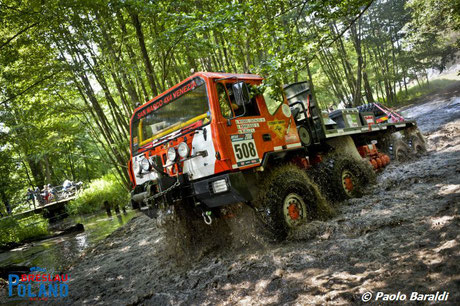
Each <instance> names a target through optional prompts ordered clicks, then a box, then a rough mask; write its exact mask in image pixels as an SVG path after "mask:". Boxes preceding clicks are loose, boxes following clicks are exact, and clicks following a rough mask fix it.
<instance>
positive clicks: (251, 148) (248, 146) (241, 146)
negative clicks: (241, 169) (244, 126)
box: [233, 142, 257, 160]
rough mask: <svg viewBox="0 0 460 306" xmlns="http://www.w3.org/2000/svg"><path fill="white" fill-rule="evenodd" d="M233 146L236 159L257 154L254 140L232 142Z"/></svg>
mask: <svg viewBox="0 0 460 306" xmlns="http://www.w3.org/2000/svg"><path fill="white" fill-rule="evenodd" d="M233 148H234V149H235V156H236V159H237V160H244V159H248V158H252V157H256V156H257V152H256V146H255V144H254V142H248V143H246V142H243V143H238V144H233Z"/></svg>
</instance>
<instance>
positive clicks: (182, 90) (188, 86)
mask: <svg viewBox="0 0 460 306" xmlns="http://www.w3.org/2000/svg"><path fill="white" fill-rule="evenodd" d="M196 87H197V83H196V81H195V80H191V81H189V82H187V83H185V84H184V85H182V86H181V87H179V88H178V89H176V90H174V91H173V92H169V93H167V94H166V95H164V96H162V97H160V98H159V99H157V100H156V101H154V102H153V103H150V104H148V105H147V107H145V108H143V109H142V110H140V111H139V112H138V113H137V114H136V118H137V119H138V120H139V119H141V118H143V117H145V116H147V115H148V114H150V113H151V112H153V111H156V110H157V109H159V108H160V107H162V106H164V105H166V104H169V103H171V102H172V101H174V100H175V99H177V98H179V97H180V96H183V95H184V94H186V93H187V92H189V91H191V90H193V89H195V88H196Z"/></svg>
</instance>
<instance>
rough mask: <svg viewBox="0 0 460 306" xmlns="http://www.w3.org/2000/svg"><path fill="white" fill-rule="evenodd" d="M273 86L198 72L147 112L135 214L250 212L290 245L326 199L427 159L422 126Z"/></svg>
mask: <svg viewBox="0 0 460 306" xmlns="http://www.w3.org/2000/svg"><path fill="white" fill-rule="evenodd" d="M263 81H264V80H263V78H262V77H260V76H258V75H254V74H230V73H213V72H198V73H194V74H193V75H191V76H190V77H188V78H187V79H185V80H184V81H182V82H180V83H179V84H177V85H175V86H174V87H172V88H171V89H169V90H167V91H165V92H164V93H162V94H161V95H159V96H157V97H155V98H154V99H152V100H151V101H149V102H147V103H145V104H144V105H142V106H139V107H138V108H137V109H136V110H135V111H134V114H133V116H132V118H131V123H130V125H131V137H130V138H131V139H130V149H131V159H130V160H129V162H128V169H129V174H130V178H131V182H132V186H133V189H132V192H131V203H132V205H133V207H134V208H138V209H141V210H143V211H145V212H146V213H147V214H148V215H150V216H153V217H154V216H156V214H157V213H158V211H163V212H164V211H174V209H175V208H177V207H178V206H182V207H188V208H189V209H191V210H194V211H195V212H196V213H197V217H199V218H201V217H202V218H204V221H205V222H207V223H210V222H212V219H213V218H218V217H219V216H220V213H219V211H220V210H221V208H223V207H226V206H228V205H231V204H235V203H245V204H247V205H250V206H251V207H253V208H254V209H255V210H256V211H257V212H258V213H259V214H260V215H261V216H262V217H263V218H262V219H263V220H265V221H266V223H267V225H268V227H269V228H270V229H271V230H272V231H273V232H274V233H275V234H277V235H279V236H281V237H283V236H285V235H286V234H287V233H288V232H289V231H290V230H291V229H292V228H295V227H297V226H299V225H300V224H302V223H303V222H306V221H308V220H310V219H312V218H314V217H315V215H316V214H317V211H316V210H317V209H318V206H317V203H318V201H319V200H320V197H322V195H321V194H320V193H326V194H327V195H326V196H327V197H328V198H329V199H332V200H342V199H345V198H350V197H356V196H360V195H361V193H362V188H363V186H365V185H366V184H367V177H368V176H367V174H368V173H369V172H373V171H379V170H381V169H382V168H384V167H385V166H386V165H387V164H388V163H389V162H390V160H399V161H401V160H403V159H405V158H407V157H408V156H412V155H416V154H421V153H423V152H424V151H425V146H424V140H423V137H422V136H421V134H420V132H419V131H418V129H417V126H416V122H415V121H413V120H406V119H404V118H403V117H401V116H400V115H399V114H397V113H396V112H394V111H392V110H390V109H388V108H386V107H384V106H383V105H380V104H377V103H374V104H366V105H363V106H361V107H359V108H347V109H343V110H336V111H333V112H330V113H328V112H326V111H321V110H320V109H319V107H318V105H317V103H316V101H315V99H314V98H313V96H312V93H311V91H310V88H309V84H308V82H298V83H293V84H289V85H285V86H284V87H283V89H282V90H279V91H276V90H270V88H269V87H267V86H265V84H264V83H263ZM366 172H368V173H366ZM317 185H319V186H317ZM318 187H319V188H318ZM318 190H319V191H318Z"/></svg>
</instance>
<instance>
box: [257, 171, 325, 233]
mask: <svg viewBox="0 0 460 306" xmlns="http://www.w3.org/2000/svg"><path fill="white" fill-rule="evenodd" d="M319 197H320V196H319V194H318V191H317V189H316V188H315V187H314V185H313V184H312V183H311V182H310V180H309V178H308V176H307V175H306V173H305V172H304V171H303V170H301V169H299V168H297V167H296V166H293V165H285V166H280V167H278V168H276V169H275V170H274V171H272V172H271V173H270V175H269V176H268V177H266V178H265V179H264V181H263V183H262V186H261V188H260V192H259V196H258V200H257V203H256V204H257V206H258V208H259V211H260V212H261V213H262V218H263V220H264V222H265V224H266V225H267V226H268V227H269V229H270V230H271V231H272V232H273V233H274V234H275V236H276V237H277V238H279V239H285V238H286V236H287V235H288V233H289V231H290V230H292V229H295V228H297V227H299V226H300V225H301V224H303V223H305V222H307V221H309V220H311V219H313V218H314V217H315V216H316V210H317V202H318V200H319Z"/></svg>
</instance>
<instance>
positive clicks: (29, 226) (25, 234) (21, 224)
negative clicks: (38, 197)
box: [0, 215, 49, 246]
mask: <svg viewBox="0 0 460 306" xmlns="http://www.w3.org/2000/svg"><path fill="white" fill-rule="evenodd" d="M0 229H1V230H0V246H2V245H5V244H7V243H8V242H21V241H24V240H27V239H32V238H37V237H43V236H46V235H48V233H49V232H48V220H46V219H45V218H43V217H42V216H41V215H33V216H30V217H26V218H23V219H16V218H14V217H10V218H3V219H0Z"/></svg>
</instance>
